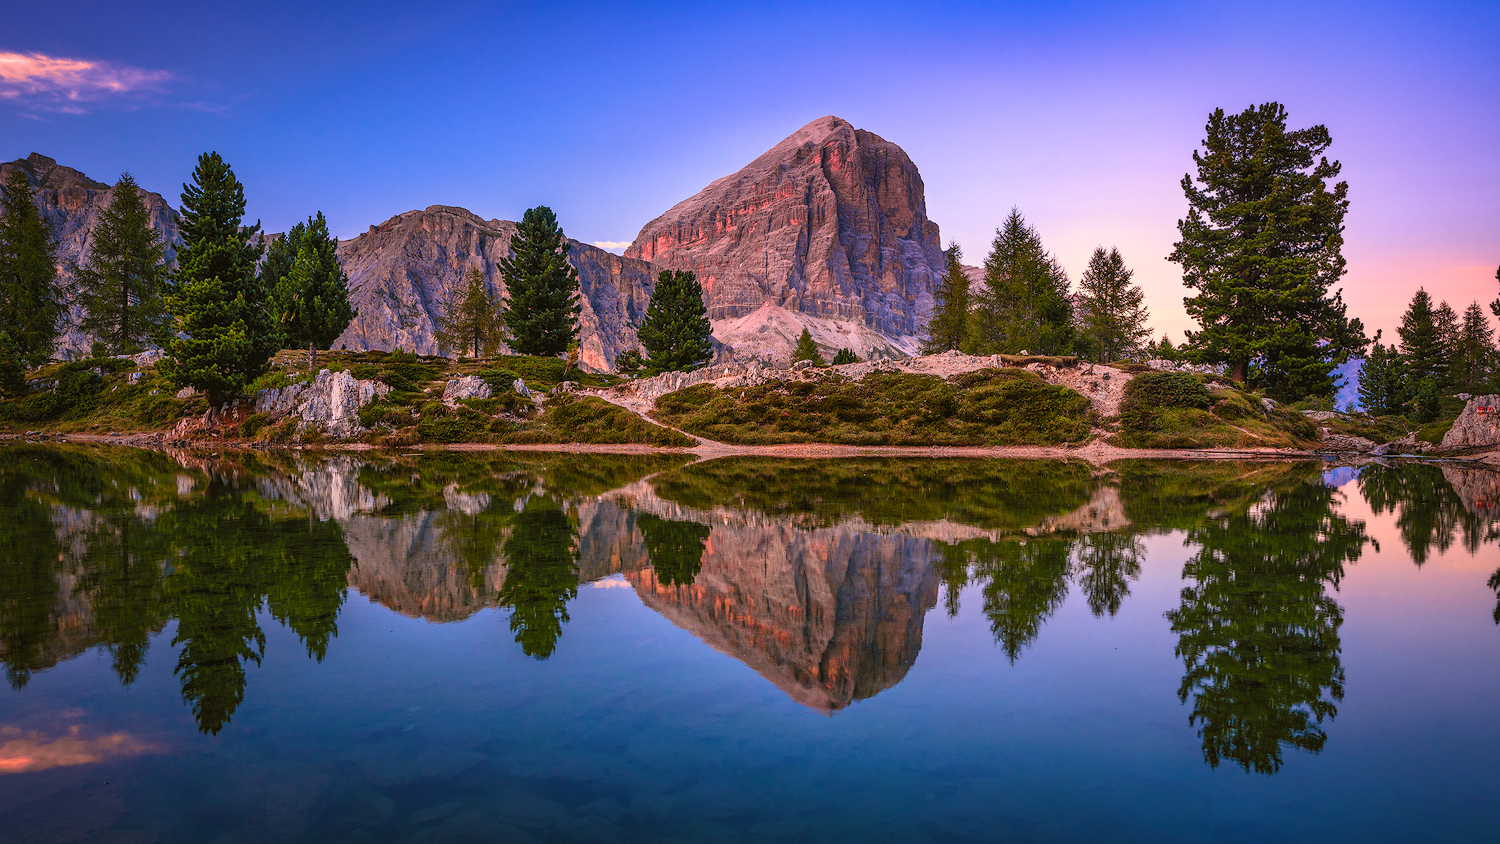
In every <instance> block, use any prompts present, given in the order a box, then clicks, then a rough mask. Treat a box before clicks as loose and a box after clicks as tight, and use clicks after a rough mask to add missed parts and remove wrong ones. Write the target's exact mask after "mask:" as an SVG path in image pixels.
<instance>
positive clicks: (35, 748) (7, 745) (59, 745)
mask: <svg viewBox="0 0 1500 844" xmlns="http://www.w3.org/2000/svg"><path fill="white" fill-rule="evenodd" d="M165 752H166V750H165V749H164V748H161V747H158V746H156V745H153V744H151V743H149V742H145V741H141V740H140V739H138V738H135V737H134V736H131V735H130V734H129V733H110V734H109V735H104V736H97V737H93V738H89V737H85V736H84V735H83V730H82V728H81V727H79V726H78V725H77V724H75V725H73V726H72V727H70V728H68V731H67V732H66V733H64V734H62V735H59V736H53V737H47V736H44V735H42V734H41V733H39V732H37V731H35V730H32V731H23V730H21V729H20V728H19V727H0V775H5V774H20V773H27V772H30V771H45V770H47V769H48V768H63V767H69V766H73V765H95V764H98V763H100V762H108V761H111V760H114V759H124V758H129V757H131V756H146V755H150V754H155V753H165Z"/></svg>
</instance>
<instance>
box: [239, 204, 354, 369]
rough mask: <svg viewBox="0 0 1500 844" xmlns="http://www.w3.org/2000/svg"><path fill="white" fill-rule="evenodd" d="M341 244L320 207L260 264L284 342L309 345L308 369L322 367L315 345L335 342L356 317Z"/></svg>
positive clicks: (279, 243)
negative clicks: (339, 247)
mask: <svg viewBox="0 0 1500 844" xmlns="http://www.w3.org/2000/svg"><path fill="white" fill-rule="evenodd" d="M338 245H339V241H338V238H336V237H333V236H332V235H330V234H329V233H328V221H327V220H325V219H324V218H323V212H322V211H319V212H318V213H317V215H316V216H314V217H309V218H308V220H307V222H306V223H298V224H297V225H295V226H292V230H291V231H290V232H288V233H287V236H286V237H285V238H282V239H281V240H278V241H276V242H275V243H272V244H271V248H270V250H269V252H268V254H267V255H266V261H265V264H264V265H263V266H262V269H261V283H262V284H264V285H265V286H266V289H267V290H269V291H270V292H271V307H272V310H273V311H274V313H275V315H276V319H277V322H278V323H279V324H280V330H281V337H282V343H283V345H286V346H288V347H295V348H299V349H300V348H303V347H306V349H307V369H308V371H309V372H316V371H317V369H318V354H317V350H318V349H327V348H328V347H330V346H332V345H333V341H335V340H337V339H338V338H339V335H340V334H343V333H344V329H346V328H348V327H349V323H351V322H353V321H354V316H355V310H354V306H353V305H351V304H350V303H349V276H348V275H346V274H345V273H344V268H343V267H342V266H340V265H339V259H338V255H337V253H336V250H337V249H338ZM283 267H285V270H284V272H283V269H282V268H283ZM278 273H280V274H279V275H278Z"/></svg>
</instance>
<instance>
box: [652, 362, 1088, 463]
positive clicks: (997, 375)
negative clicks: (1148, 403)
mask: <svg viewBox="0 0 1500 844" xmlns="http://www.w3.org/2000/svg"><path fill="white" fill-rule="evenodd" d="M652 416H653V418H655V419H657V420H659V421H661V422H664V423H666V424H668V425H671V426H673V427H676V428H680V429H682V430H684V431H687V432H688V433H690V434H695V435H698V436H702V437H707V438H709V439H712V440H718V441H719V442H725V443H734V444H737V445H771V444H778V443H829V444H837V445H892V446H923V445H954V446H1005V445H1056V444H1060V443H1065V442H1073V443H1077V442H1083V441H1085V440H1087V439H1088V438H1089V431H1090V429H1091V428H1092V425H1093V421H1094V419H1093V416H1094V414H1093V410H1092V408H1091V406H1090V404H1089V401H1088V399H1086V398H1084V397H1083V396H1081V395H1079V394H1078V393H1076V392H1073V391H1072V390H1069V389H1067V388H1064V387H1057V386H1053V385H1050V384H1047V383H1046V382H1044V381H1043V380H1042V379H1041V378H1039V377H1037V376H1036V375H1033V374H1032V373H1030V372H1026V371H1024V370H1020V369H983V370H979V371H977V372H968V373H964V374H962V375H956V376H954V377H952V378H947V379H944V378H940V377H938V376H936V375H913V374H909V373H902V372H873V373H870V374H869V375H866V376H865V377H864V378H862V379H860V380H853V379H850V378H846V377H844V376H842V375H839V374H837V373H834V372H831V371H821V372H819V373H817V374H816V375H814V376H812V377H810V378H802V379H789V380H786V381H768V382H765V383H762V384H757V385H755V386H751V387H731V388H720V387H715V386H713V385H709V384H696V385H694V386H691V387H688V388H686V389H683V390H679V391H677V392H675V393H670V394H668V395H665V396H662V397H661V398H659V399H657V400H656V409H655V411H653V413H652Z"/></svg>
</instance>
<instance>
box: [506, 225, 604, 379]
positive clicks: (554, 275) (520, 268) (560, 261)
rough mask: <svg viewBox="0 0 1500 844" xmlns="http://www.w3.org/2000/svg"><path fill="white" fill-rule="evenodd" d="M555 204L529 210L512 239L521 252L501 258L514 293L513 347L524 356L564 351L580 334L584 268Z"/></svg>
mask: <svg viewBox="0 0 1500 844" xmlns="http://www.w3.org/2000/svg"><path fill="white" fill-rule="evenodd" d="M568 248H569V247H568V241H567V238H565V237H564V236H563V231H562V228H561V227H560V226H559V225H558V224H557V215H556V214H555V213H553V211H552V209H551V208H548V207H547V206H545V205H539V206H537V207H536V208H531V209H529V210H527V212H526V213H525V215H524V216H522V217H521V222H520V224H519V225H518V226H517V227H516V234H515V237H512V238H511V241H510V251H511V253H512V254H513V255H514V256H515V257H512V258H503V259H501V261H500V273H501V275H502V276H503V277H504V279H505V289H506V290H507V291H508V292H509V294H510V297H509V299H508V300H507V301H506V303H505V307H504V310H503V311H502V317H501V318H502V319H503V320H504V322H505V327H506V328H507V329H509V331H510V347H511V348H512V349H515V350H516V351H517V352H518V353H520V354H523V355H547V356H555V355H560V354H562V353H563V352H565V351H567V349H568V344H569V343H571V342H573V341H574V340H575V339H577V337H578V315H579V314H580V313H582V312H583V306H582V305H580V304H578V302H577V298H576V297H577V294H578V271H577V270H575V269H574V268H573V267H572V266H571V265H570V264H568Z"/></svg>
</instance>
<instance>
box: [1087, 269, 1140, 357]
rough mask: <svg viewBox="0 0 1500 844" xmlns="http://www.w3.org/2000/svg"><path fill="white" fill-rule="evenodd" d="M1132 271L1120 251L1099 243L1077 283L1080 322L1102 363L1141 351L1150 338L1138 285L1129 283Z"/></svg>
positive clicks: (1089, 343)
mask: <svg viewBox="0 0 1500 844" xmlns="http://www.w3.org/2000/svg"><path fill="white" fill-rule="evenodd" d="M1134 275H1135V273H1134V272H1133V271H1132V270H1130V269H1128V268H1127V267H1126V266H1125V259H1124V258H1122V257H1120V250H1118V249H1114V248H1111V249H1110V250H1109V251H1108V252H1105V251H1104V247H1102V246H1100V247H1098V248H1096V249H1095V250H1094V254H1093V256H1092V257H1090V258H1089V265H1088V268H1087V269H1085V270H1084V271H1083V278H1081V279H1079V282H1078V288H1079V290H1078V310H1079V322H1080V323H1081V324H1082V326H1083V334H1084V338H1085V340H1086V341H1087V343H1088V345H1089V347H1090V348H1091V349H1092V350H1093V351H1094V353H1095V354H1097V355H1098V356H1099V360H1100V361H1101V362H1104V363H1107V362H1109V361H1115V360H1120V359H1122V358H1127V357H1131V356H1133V355H1135V354H1137V353H1139V352H1140V349H1141V344H1142V343H1144V342H1145V341H1146V340H1148V339H1150V337H1151V329H1150V328H1147V327H1146V319H1147V318H1148V317H1149V316H1150V314H1149V312H1148V311H1147V310H1146V308H1145V306H1144V305H1142V304H1141V303H1142V301H1143V300H1144V299H1145V293H1144V292H1143V291H1142V290H1141V288H1140V285H1135V284H1131V283H1130V279H1131V278H1132V277H1133V276H1134Z"/></svg>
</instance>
